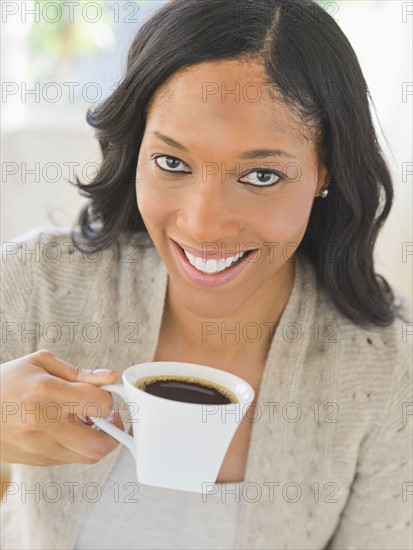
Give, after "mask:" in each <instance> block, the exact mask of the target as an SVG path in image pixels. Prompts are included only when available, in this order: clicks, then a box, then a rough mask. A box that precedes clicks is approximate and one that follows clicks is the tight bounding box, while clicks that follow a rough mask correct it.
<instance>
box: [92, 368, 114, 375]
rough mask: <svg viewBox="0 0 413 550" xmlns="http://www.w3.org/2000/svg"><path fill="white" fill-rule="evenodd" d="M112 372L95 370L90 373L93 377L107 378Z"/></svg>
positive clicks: (109, 370)
mask: <svg viewBox="0 0 413 550" xmlns="http://www.w3.org/2000/svg"><path fill="white" fill-rule="evenodd" d="M112 372H114V371H113V370H111V369H96V370H93V371H92V374H93V376H109V374H111V373H112Z"/></svg>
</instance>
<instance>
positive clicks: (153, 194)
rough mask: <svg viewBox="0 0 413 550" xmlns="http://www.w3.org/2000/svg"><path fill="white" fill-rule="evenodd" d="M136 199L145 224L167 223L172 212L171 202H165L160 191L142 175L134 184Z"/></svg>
mask: <svg viewBox="0 0 413 550" xmlns="http://www.w3.org/2000/svg"><path fill="white" fill-rule="evenodd" d="M136 199H137V204H138V209H139V212H140V213H141V216H142V218H143V219H144V221H145V223H150V224H156V225H159V224H162V223H165V222H167V221H168V218H169V216H170V214H171V212H172V209H171V202H170V201H169V200H165V194H164V193H163V192H162V189H161V188H160V187H159V186H158V185H156V183H155V182H153V181H151V179H150V177H148V176H146V177H145V175H144V174H142V175H141V180H140V181H137V183H136Z"/></svg>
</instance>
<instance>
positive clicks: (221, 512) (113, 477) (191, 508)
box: [75, 447, 245, 550]
mask: <svg viewBox="0 0 413 550" xmlns="http://www.w3.org/2000/svg"><path fill="white" fill-rule="evenodd" d="M244 485H245V482H234V483H215V484H213V485H212V484H211V486H209V487H208V488H207V490H206V492H205V494H201V493H191V492H188V491H177V490H173V489H162V488H159V487H151V486H149V485H143V484H142V483H138V482H137V480H136V468H135V461H134V460H133V458H132V455H131V453H130V452H129V450H128V449H127V448H126V447H123V449H122V450H121V452H120V455H119V459H118V460H117V461H116V463H115V467H114V468H113V470H112V472H111V474H110V476H109V478H108V479H107V481H106V483H105V484H104V486H103V487H102V489H101V496H100V490H99V489H97V490H96V489H94V488H93V487H91V488H90V493H89V494H88V495H87V497H86V498H89V499H95V498H96V499H99V500H97V502H96V504H95V505H94V506H93V507H92V511H91V513H90V515H89V517H88V519H87V521H86V522H85V524H84V527H83V530H82V531H81V533H80V536H79V538H78V540H77V542H76V546H75V550H92V549H99V550H101V549H102V550H104V549H108V550H109V549H110V550H113V549H114V548H121V549H122V550H128V549H132V548H133V549H135V550H138V549H142V550H143V549H145V550H149V549H152V548H153V549H156V550H163V549H166V548H168V549H172V548H175V549H180V550H183V549H191V550H195V549H201V548H205V549H208V550H212V549H215V548H216V549H224V548H228V549H231V548H235V541H236V532H237V528H238V515H239V509H240V502H241V500H242V490H243V487H244ZM92 489H93V490H92ZM207 493H208V494H207ZM99 496H100V498H99Z"/></svg>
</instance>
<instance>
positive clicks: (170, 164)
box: [154, 155, 188, 172]
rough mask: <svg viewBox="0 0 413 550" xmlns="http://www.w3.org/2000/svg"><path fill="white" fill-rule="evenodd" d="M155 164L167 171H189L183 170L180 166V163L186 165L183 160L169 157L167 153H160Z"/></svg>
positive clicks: (155, 159)
mask: <svg viewBox="0 0 413 550" xmlns="http://www.w3.org/2000/svg"><path fill="white" fill-rule="evenodd" d="M154 161H155V164H156V165H157V166H158V167H159V168H160V169H161V170H164V171H165V172H188V170H182V168H180V169H179V170H177V168H179V166H180V165H182V166H185V164H184V163H183V162H182V160H179V159H177V158H175V157H169V156H167V155H160V156H158V157H155V158H154Z"/></svg>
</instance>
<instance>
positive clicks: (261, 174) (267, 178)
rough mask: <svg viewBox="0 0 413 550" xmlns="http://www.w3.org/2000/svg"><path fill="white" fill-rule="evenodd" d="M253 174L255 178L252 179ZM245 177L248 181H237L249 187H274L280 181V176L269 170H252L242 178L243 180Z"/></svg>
mask: <svg viewBox="0 0 413 550" xmlns="http://www.w3.org/2000/svg"><path fill="white" fill-rule="evenodd" d="M253 174H256V176H255V177H252V175H253ZM247 177H248V178H250V180H249V181H242V180H239V181H242V183H248V184H249V185H254V186H255V187H270V186H271V185H275V184H276V183H278V182H279V181H280V180H282V177H281V176H279V175H278V174H276V173H275V172H272V171H271V170H254V171H253V172H250V173H249V174H247V175H246V176H244V180H245V178H247ZM274 178H275V179H274Z"/></svg>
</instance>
